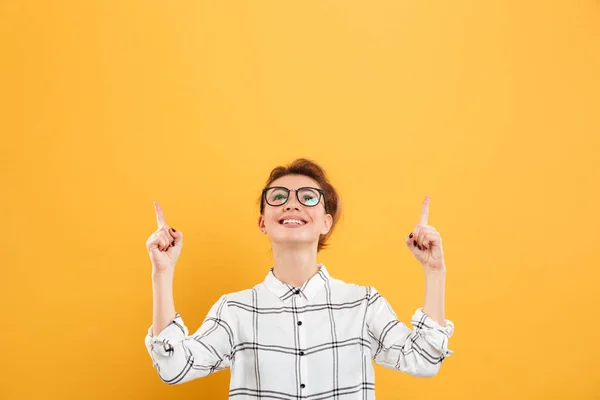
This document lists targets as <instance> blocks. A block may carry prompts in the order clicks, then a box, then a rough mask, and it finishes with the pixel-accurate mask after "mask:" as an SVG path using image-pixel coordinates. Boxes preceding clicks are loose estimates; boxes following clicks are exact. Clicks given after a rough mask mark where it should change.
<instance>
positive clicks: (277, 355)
mask: <svg viewBox="0 0 600 400" xmlns="http://www.w3.org/2000/svg"><path fill="white" fill-rule="evenodd" d="M411 323H412V326H413V327H414V330H411V329H409V328H408V327H407V326H406V325H404V324H403V323H402V322H400V321H398V318H397V317H396V314H395V313H394V311H393V310H392V308H391V307H390V305H389V303H388V302H387V301H386V300H385V298H384V297H382V296H381V294H379V293H378V292H377V290H375V288H373V287H365V286H359V285H354V284H348V283H345V282H342V281H340V280H338V279H334V278H332V277H331V276H330V275H329V273H328V272H327V269H326V268H325V266H323V265H320V270H319V272H318V273H317V274H316V275H314V276H313V277H312V278H311V279H310V280H308V281H307V282H306V283H304V285H302V286H301V287H299V288H294V287H292V286H290V285H287V284H285V283H283V282H281V281H279V280H278V279H277V278H276V277H275V276H274V275H273V270H272V269H271V270H270V271H269V273H268V274H267V277H266V278H265V280H264V282H262V283H260V284H258V285H256V286H255V287H253V288H252V289H247V290H243V291H240V292H236V293H231V294H227V295H223V296H222V297H221V298H220V299H219V300H218V301H217V302H216V303H215V304H214V305H213V306H212V308H211V309H210V311H209V312H208V315H207V317H206V318H205V320H204V321H203V323H202V324H201V326H200V328H199V329H198V330H197V331H196V332H195V333H194V334H193V335H189V334H188V329H187V327H186V326H185V324H184V322H183V320H182V318H181V316H180V315H179V314H177V315H176V317H175V319H174V320H173V321H172V322H171V323H170V324H169V325H168V326H167V327H166V328H165V329H164V330H163V331H162V332H160V333H159V334H158V335H156V336H154V337H153V336H152V327H150V329H149V330H148V334H147V335H146V339H145V343H146V347H147V349H148V352H149V353H150V356H151V357H152V360H153V363H154V367H155V368H156V370H157V371H158V375H159V377H160V378H161V379H162V380H163V381H164V382H165V383H168V384H180V383H184V382H187V381H190V380H192V379H196V378H201V377H204V376H206V375H208V374H211V373H213V372H216V371H220V370H222V369H225V368H227V367H230V368H231V381H230V387H229V398H230V399H239V400H243V399H261V398H262V399H280V400H298V399H307V400H321V399H346V400H350V399H357V400H358V399H362V400H366V399H374V398H375V392H374V389H375V385H374V371H373V363H372V362H371V360H373V361H374V362H375V363H377V364H379V365H382V366H384V367H386V368H391V369H395V370H398V371H402V372H405V373H408V374H411V375H415V376H433V375H435V374H436V373H437V372H438V371H439V369H440V365H441V363H442V361H443V360H444V358H445V357H446V356H449V355H451V354H452V351H451V350H449V349H448V338H449V337H450V336H451V335H452V333H453V331H454V325H453V323H452V322H451V321H448V320H446V326H445V327H442V326H440V325H439V324H438V323H436V322H435V321H434V320H432V319H431V318H429V317H428V316H427V315H425V314H424V313H423V312H422V309H420V308H419V309H417V310H416V312H415V313H414V315H413V317H412V321H411Z"/></svg>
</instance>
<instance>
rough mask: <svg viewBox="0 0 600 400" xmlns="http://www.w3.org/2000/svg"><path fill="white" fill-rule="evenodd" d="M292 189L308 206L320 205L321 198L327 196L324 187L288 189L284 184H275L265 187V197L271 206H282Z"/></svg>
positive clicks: (300, 200) (301, 202) (301, 201)
mask: <svg viewBox="0 0 600 400" xmlns="http://www.w3.org/2000/svg"><path fill="white" fill-rule="evenodd" d="M292 190H293V191H295V192H296V198H297V199H298V202H299V203H300V204H302V205H303V206H306V207H314V206H316V205H318V204H319V203H320V202H321V198H322V197H324V196H325V191H324V190H323V189H317V188H313V187H301V188H299V189H288V188H286V187H283V186H273V187H268V188H266V189H263V198H264V199H265V201H266V202H267V204H268V205H270V206H273V207H278V206H282V205H284V204H285V203H287V201H288V199H289V198H290V192H291V191H292ZM323 206H324V207H325V202H323ZM325 211H327V207H325Z"/></svg>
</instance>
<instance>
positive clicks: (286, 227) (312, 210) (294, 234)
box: [258, 175, 333, 247]
mask: <svg viewBox="0 0 600 400" xmlns="http://www.w3.org/2000/svg"><path fill="white" fill-rule="evenodd" d="M274 186H283V187H286V188H288V189H299V188H302V187H313V188H318V189H321V187H320V186H319V184H318V183H317V182H316V181H315V180H313V179H312V178H309V177H307V176H304V175H286V176H283V177H281V178H279V179H276V180H275V181H273V183H271V184H270V185H269V187H274ZM284 194H285V193H282V192H278V193H274V194H273V196H272V199H271V202H272V203H273V202H274V201H279V202H283V200H284V199H285V197H284ZM308 198H309V197H306V199H308ZM263 201H264V199H263ZM264 204H265V207H264V211H263V215H261V216H260V217H259V219H258V227H259V229H260V230H261V232H263V233H265V234H267V235H269V239H270V240H271V243H272V245H273V246H275V245H284V246H290V245H291V246H298V245H300V246H305V245H314V246H315V247H316V246H317V243H318V241H319V236H320V235H325V234H326V233H327V232H329V230H330V229H331V224H332V221H333V218H332V216H331V215H329V214H326V213H325V200H324V199H323V198H321V201H320V202H319V204H317V205H316V206H314V207H309V206H305V205H303V204H302V203H300V202H299V201H298V198H297V197H296V191H295V190H294V191H290V192H289V195H288V196H287V201H285V203H284V204H283V205H280V206H271V205H269V204H267V203H266V202H265V203H264Z"/></svg>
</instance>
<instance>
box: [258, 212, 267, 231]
mask: <svg viewBox="0 0 600 400" xmlns="http://www.w3.org/2000/svg"><path fill="white" fill-rule="evenodd" d="M258 229H259V230H260V231H261V232H262V233H267V227H266V226H265V219H264V218H263V216H262V215H261V216H260V217H258Z"/></svg>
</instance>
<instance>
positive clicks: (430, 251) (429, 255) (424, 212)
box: [404, 196, 446, 272]
mask: <svg viewBox="0 0 600 400" xmlns="http://www.w3.org/2000/svg"><path fill="white" fill-rule="evenodd" d="M430 199H431V198H430V197H429V196H426V197H425V200H423V206H422V208H421V217H420V218H419V223H418V224H416V225H415V228H414V229H413V231H412V232H411V233H410V235H408V236H407V237H406V238H404V242H405V243H406V245H407V246H408V248H409V250H410V251H411V252H412V253H413V255H414V256H415V258H416V259H417V260H419V262H420V263H421V264H423V268H425V272H429V271H440V270H445V269H446V265H445V263H444V250H443V248H442V237H441V236H440V234H439V232H438V231H437V230H436V229H435V228H434V227H433V226H431V225H428V220H429V202H430Z"/></svg>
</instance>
